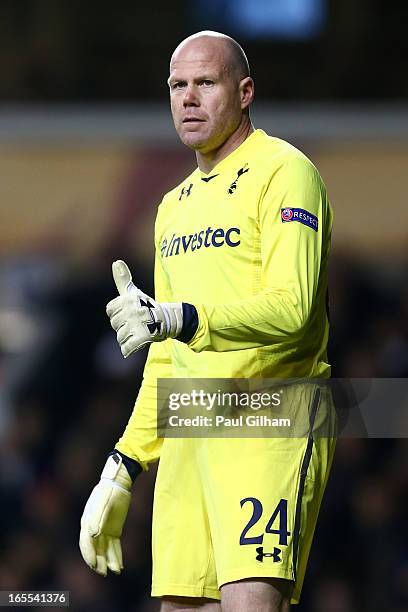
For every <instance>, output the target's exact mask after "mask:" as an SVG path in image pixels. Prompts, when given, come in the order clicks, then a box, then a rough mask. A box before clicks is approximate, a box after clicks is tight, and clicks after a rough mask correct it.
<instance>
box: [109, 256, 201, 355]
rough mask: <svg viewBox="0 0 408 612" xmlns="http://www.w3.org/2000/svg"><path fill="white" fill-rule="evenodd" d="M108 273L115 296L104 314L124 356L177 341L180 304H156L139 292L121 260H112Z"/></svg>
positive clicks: (179, 327) (181, 325)
mask: <svg viewBox="0 0 408 612" xmlns="http://www.w3.org/2000/svg"><path fill="white" fill-rule="evenodd" d="M112 273H113V278H114V281H115V284H116V287H117V290H118V292H119V297H116V298H115V299H114V300H111V301H110V302H109V303H108V305H107V306H106V312H107V315H108V317H109V318H110V323H111V325H112V327H113V329H114V330H115V331H116V332H117V333H116V336H117V339H118V343H119V346H120V350H121V351H122V355H123V356H124V357H129V355H131V354H132V353H134V352H135V351H138V350H139V349H141V348H143V347H144V346H145V345H146V344H149V343H150V342H160V341H162V340H165V339H166V338H177V337H178V336H179V335H180V334H181V332H182V331H183V310H184V309H183V304H182V303H181V302H178V303H158V302H156V301H155V300H153V299H152V298H151V297H149V296H148V295H146V294H145V293H143V291H140V289H138V288H137V287H136V286H135V285H134V284H133V282H132V276H131V274H130V270H129V268H128V267H127V265H126V264H125V262H124V261H121V260H119V261H114V262H113V264H112ZM188 306H189V305H188ZM190 308H193V307H190ZM194 310H195V309H194ZM194 331H195V330H194Z"/></svg>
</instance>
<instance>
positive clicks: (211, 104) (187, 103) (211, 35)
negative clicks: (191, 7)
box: [168, 31, 254, 154]
mask: <svg viewBox="0 0 408 612" xmlns="http://www.w3.org/2000/svg"><path fill="white" fill-rule="evenodd" d="M168 83H169V86H170V102H171V111H172V114H173V120H174V125H175V127H176V130H177V133H178V135H179V136H180V138H181V140H182V142H183V143H184V144H186V145H187V146H189V147H191V148H192V149H194V150H196V151H199V152H201V153H204V154H205V153H208V152H210V151H213V150H216V149H218V148H219V147H220V146H221V145H222V144H223V143H224V142H225V141H226V140H227V139H228V138H229V137H230V136H231V134H233V133H234V132H235V130H236V129H237V128H238V127H239V125H240V124H241V122H242V121H243V119H244V118H248V114H249V105H250V104H251V102H252V100H253V96H254V86H253V81H252V79H251V77H250V74H249V66H248V60H247V58H246V56H245V53H244V51H243V50H242V48H241V47H240V45H239V44H238V43H237V42H236V41H235V40H234V39H233V38H230V37H229V36H226V35H225V34H219V33H218V32H210V31H205V32H199V33H198V34H194V35H193V36H189V37H188V38H186V39H185V40H183V42H182V43H180V44H179V46H178V47H177V48H176V50H175V51H174V53H173V55H172V58H171V61H170V77H169V81H168Z"/></svg>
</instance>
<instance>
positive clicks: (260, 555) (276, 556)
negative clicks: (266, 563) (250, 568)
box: [255, 546, 282, 563]
mask: <svg viewBox="0 0 408 612" xmlns="http://www.w3.org/2000/svg"><path fill="white" fill-rule="evenodd" d="M256 552H257V553H258V554H257V555H256V557H255V558H256V560H257V561H260V562H261V563H263V560H264V558H265V557H272V559H273V562H274V563H279V562H280V561H282V558H281V557H280V556H279V555H280V553H281V552H282V550H281V549H280V548H276V546H274V548H273V552H267V553H264V551H263V546H258V548H257V549H256Z"/></svg>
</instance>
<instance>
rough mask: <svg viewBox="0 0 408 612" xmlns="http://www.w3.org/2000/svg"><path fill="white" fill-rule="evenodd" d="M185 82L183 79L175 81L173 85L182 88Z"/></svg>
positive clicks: (174, 87)
mask: <svg viewBox="0 0 408 612" xmlns="http://www.w3.org/2000/svg"><path fill="white" fill-rule="evenodd" d="M184 85H185V83H183V81H176V83H173V85H172V86H171V88H172V89H181V88H182V87H184Z"/></svg>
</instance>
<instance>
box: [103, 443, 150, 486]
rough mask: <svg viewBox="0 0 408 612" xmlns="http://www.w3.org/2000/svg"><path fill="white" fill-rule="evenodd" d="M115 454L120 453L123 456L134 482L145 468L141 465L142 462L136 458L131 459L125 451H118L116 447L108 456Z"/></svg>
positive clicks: (123, 461)
mask: <svg viewBox="0 0 408 612" xmlns="http://www.w3.org/2000/svg"><path fill="white" fill-rule="evenodd" d="M115 454H118V455H120V456H121V457H122V463H123V465H124V466H125V468H126V469H127V471H128V473H129V476H130V477H131V479H132V482H134V481H135V480H136V476H139V474H140V473H141V472H143V468H142V466H141V465H140V463H139V462H138V461H136V460H135V459H131V458H130V457H128V456H127V455H124V454H123V453H121V452H120V451H118V450H117V449H116V448H115V449H114V450H113V451H111V452H110V453H109V455H108V457H110V456H111V455H115Z"/></svg>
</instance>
